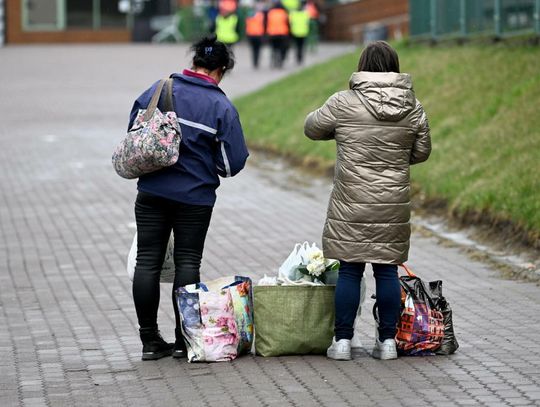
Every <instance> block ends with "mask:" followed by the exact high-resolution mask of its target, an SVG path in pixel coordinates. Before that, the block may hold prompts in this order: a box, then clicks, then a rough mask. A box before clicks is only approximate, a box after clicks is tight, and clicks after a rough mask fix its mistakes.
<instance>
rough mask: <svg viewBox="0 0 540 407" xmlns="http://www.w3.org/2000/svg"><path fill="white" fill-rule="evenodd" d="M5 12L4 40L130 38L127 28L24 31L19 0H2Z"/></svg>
mask: <svg viewBox="0 0 540 407" xmlns="http://www.w3.org/2000/svg"><path fill="white" fill-rule="evenodd" d="M4 2H5V12H6V19H5V21H6V42H7V43H10V44H23V43H57V42H127V41H130V40H131V32H130V31H129V30H128V29H100V30H90V29H77V30H74V29H70V30H62V31H24V30H23V27H22V6H21V0H4Z"/></svg>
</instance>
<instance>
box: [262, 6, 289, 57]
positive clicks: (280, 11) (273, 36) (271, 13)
mask: <svg viewBox="0 0 540 407" xmlns="http://www.w3.org/2000/svg"><path fill="white" fill-rule="evenodd" d="M266 33H267V34H268V38H269V40H270V45H271V46H272V66H274V67H276V68H281V67H283V62H284V61H285V58H286V57H287V49H288V47H289V33H290V27H289V14H288V13H287V10H285V8H284V7H283V5H282V4H281V2H279V1H276V2H275V3H274V6H273V7H272V8H271V9H270V10H268V14H267V16H266Z"/></svg>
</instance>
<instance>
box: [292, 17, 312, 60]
mask: <svg viewBox="0 0 540 407" xmlns="http://www.w3.org/2000/svg"><path fill="white" fill-rule="evenodd" d="M309 20H310V15H309V13H308V12H307V11H306V10H305V9H304V8H302V7H299V8H298V10H294V11H291V12H290V13H289V24H290V26H291V37H292V38H293V41H294V44H295V46H296V62H297V63H298V65H301V64H302V63H303V62H304V46H305V41H306V38H307V36H308V34H309Z"/></svg>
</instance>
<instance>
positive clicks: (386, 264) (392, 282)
mask: <svg viewBox="0 0 540 407" xmlns="http://www.w3.org/2000/svg"><path fill="white" fill-rule="evenodd" d="M349 85H350V89H349V90H345V91H341V92H337V93H335V94H334V95H332V96H331V97H330V98H329V99H328V100H327V101H326V103H325V104H324V105H323V106H322V107H321V108H320V109H317V110H316V111H314V112H312V113H310V114H309V115H308V116H307V118H306V122H305V126H304V132H305V134H306V136H308V137H309V138H311V139H313V140H332V139H333V140H335V141H336V145H337V159H336V167H335V175H334V187H333V190H332V195H331V197H330V202H329V204H328V213H327V219H326V224H325V226H324V232H323V250H324V255H325V257H328V258H335V259H339V260H340V262H341V267H340V271H339V278H338V282H337V286H336V326H335V335H336V336H335V338H334V341H333V343H332V346H331V347H330V348H329V349H328V353H327V354H328V356H329V357H331V358H333V359H350V358H351V357H350V339H351V338H352V336H353V323H354V319H355V316H356V310H357V309H358V304H359V300H360V282H361V279H362V276H363V272H364V267H365V263H371V264H372V267H373V270H374V276H375V279H376V296H377V304H378V310H379V329H378V338H376V341H375V348H374V350H373V356H374V357H376V358H379V359H395V358H396V357H397V353H396V347H395V341H394V337H395V334H396V324H397V318H398V314H399V306H400V286H399V280H398V274H397V265H398V264H400V263H403V262H405V261H406V260H407V256H408V251H409V237H410V225H409V218H410V199H409V189H410V176H409V175H410V174H409V167H410V165H412V164H417V163H420V162H422V161H425V160H426V159H427V158H428V157H429V154H430V152H431V140H430V135H429V126H428V122H427V118H426V114H425V112H424V109H423V108H422V105H421V104H420V102H418V100H417V99H416V97H415V94H414V91H413V87H412V82H411V78H410V76H409V75H408V74H401V73H399V59H398V56H397V53H396V52H395V50H394V49H393V48H392V47H391V46H390V45H388V44H387V43H386V42H384V41H377V42H375V43H372V44H370V45H368V46H367V47H366V48H365V50H364V51H363V53H362V55H361V57H360V62H359V66H358V72H355V73H353V75H352V76H351V79H350V82H349Z"/></svg>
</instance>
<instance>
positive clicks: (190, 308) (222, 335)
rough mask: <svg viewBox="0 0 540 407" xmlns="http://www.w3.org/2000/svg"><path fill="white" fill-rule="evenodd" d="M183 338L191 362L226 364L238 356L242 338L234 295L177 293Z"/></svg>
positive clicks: (220, 291)
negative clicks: (239, 331)
mask: <svg viewBox="0 0 540 407" xmlns="http://www.w3.org/2000/svg"><path fill="white" fill-rule="evenodd" d="M176 300H177V305H178V310H179V312H180V318H181V320H182V334H183V335H184V340H185V342H186V347H187V351H188V362H222V361H227V360H233V359H235V358H236V356H237V355H238V342H239V339H240V337H239V335H238V330H237V325H236V319H235V315H234V308H233V301H232V297H231V292H230V290H228V289H224V290H219V291H203V290H201V289H199V288H198V289H197V290H196V292H189V291H188V290H187V289H186V287H180V288H179V289H178V291H177V293H176Z"/></svg>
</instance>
